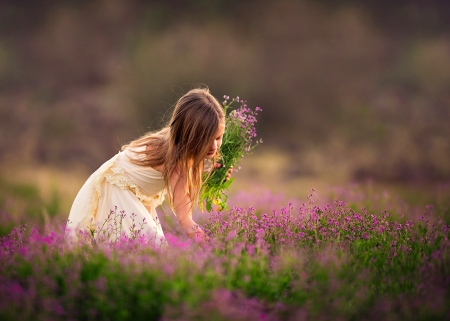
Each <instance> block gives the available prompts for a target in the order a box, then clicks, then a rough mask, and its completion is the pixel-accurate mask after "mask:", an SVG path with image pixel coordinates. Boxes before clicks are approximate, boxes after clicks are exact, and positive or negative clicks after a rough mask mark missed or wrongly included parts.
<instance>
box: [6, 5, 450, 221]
mask: <svg viewBox="0 0 450 321" xmlns="http://www.w3.org/2000/svg"><path fill="white" fill-rule="evenodd" d="M449 16H450V2H449V1H445V0H428V1H421V0H409V1H408V0H397V1H387V0H365V1H357V0H315V1H307V0H296V1H295V0H277V1H266V0H258V1H256V0H247V1H243V0H191V1H180V0H154V1H138V0H89V1H82V0H79V1H72V0H58V1H56V0H41V1H23V0H22V1H19V0H15V1H13V0H10V1H6V0H2V1H0V137H1V139H0V192H1V193H0V194H1V196H0V201H1V205H2V208H4V210H8V211H10V212H11V211H28V212H29V213H35V215H38V216H40V215H41V213H44V215H43V217H44V219H45V218H46V217H47V216H48V215H50V216H52V215H55V214H56V213H65V214H67V212H68V209H69V208H70V204H71V201H72V200H73V197H74V196H75V193H76V192H77V191H78V189H79V188H80V186H81V184H82V183H83V182H84V181H85V179H86V178H87V177H88V175H89V174H90V173H91V172H92V171H93V170H94V169H96V168H97V167H98V166H99V165H101V164H102V163H103V162H104V161H105V160H107V159H108V158H110V157H111V156H112V155H114V154H115V153H116V152H117V151H118V150H119V148H120V146H121V145H122V144H124V143H126V142H128V141H130V140H131V139H133V138H136V137H138V136H139V135H141V134H142V133H144V132H146V131H148V130H151V129H156V128H158V127H160V126H161V124H162V123H163V121H164V116H165V115H167V113H168V112H170V108H171V106H172V105H173V103H174V102H175V101H176V99H177V98H178V97H179V96H181V95H182V94H183V93H184V92H186V91H187V90H189V89H190V88H192V87H193V86H196V85H199V84H205V85H207V86H208V87H209V88H210V90H211V92H212V93H213V94H214V95H215V96H216V97H218V98H220V97H222V96H223V95H224V94H227V95H230V96H232V97H233V96H240V97H241V98H244V99H246V100H247V101H248V104H249V105H250V106H251V107H255V106H259V107H261V108H262V109H263V112H262V113H261V114H260V118H259V122H258V127H257V129H258V133H259V136H260V137H262V138H263V140H264V144H263V145H261V146H258V148H257V149H255V151H254V154H253V155H251V156H250V157H246V158H245V159H244V161H243V164H242V167H243V168H242V170H241V171H239V172H237V173H235V176H236V177H237V178H239V179H237V180H236V182H235V183H234V184H233V187H232V191H231V193H233V190H238V189H240V188H251V187H252V186H255V185H257V186H258V187H261V186H265V187H267V188H268V189H272V190H275V191H281V192H285V193H288V194H291V195H294V196H295V195H302V196H303V197H306V191H307V190H308V189H309V188H312V187H316V188H318V192H319V193H320V192H321V191H322V190H323V189H325V186H329V185H333V184H344V183H348V182H356V183H358V182H367V181H370V182H372V184H378V185H380V186H386V187H392V186H394V187H395V188H397V189H398V190H399V191H403V190H408V191H409V192H408V193H409V194H408V195H409V196H408V197H409V198H410V200H412V201H415V200H418V199H423V202H426V200H427V196H426V195H429V194H433V193H434V191H435V190H434V188H435V186H437V185H439V184H441V185H442V184H445V183H446V182H448V181H449V179H450V19H448V17H449ZM441 185H440V186H441ZM321 188H322V190H321ZM422 195H425V196H422ZM36 213H37V214H36ZM46 213H48V215H47V214H46ZM30 215H31V214H30ZM46 215H47V216H46Z"/></svg>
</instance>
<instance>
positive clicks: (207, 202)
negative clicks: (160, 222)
mask: <svg viewBox="0 0 450 321" xmlns="http://www.w3.org/2000/svg"><path fill="white" fill-rule="evenodd" d="M224 98H225V101H224V102H223V103H224V111H225V115H226V119H225V121H226V131H225V134H224V136H223V143H222V146H221V148H220V154H221V159H220V160H219V162H220V163H221V164H222V166H221V167H220V168H217V169H215V170H214V172H213V173H212V174H211V175H210V176H209V177H208V173H206V174H205V177H204V178H205V182H204V184H203V186H202V190H201V192H200V199H199V203H200V208H201V209H203V208H204V207H206V210H207V211H211V209H212V205H213V204H215V205H217V208H218V210H219V211H220V210H222V209H228V207H227V204H226V201H227V198H228V197H227V195H226V194H225V193H224V190H226V189H228V187H229V186H230V184H231V183H232V181H233V179H230V180H228V181H227V180H226V175H227V173H228V170H229V169H230V168H231V167H233V168H234V167H237V170H240V169H241V167H240V166H239V167H238V166H236V165H237V164H238V162H239V161H240V160H241V159H242V158H243V157H244V156H245V155H246V154H248V153H250V151H251V150H252V149H253V148H254V147H255V146H256V145H258V144H261V143H262V139H260V140H259V141H256V142H254V141H253V139H254V138H255V137H256V136H257V134H256V128H255V123H256V122H257V120H256V117H255V116H256V115H257V113H256V111H261V108H259V107H257V108H258V109H255V111H252V110H251V109H250V108H248V107H247V103H246V101H245V100H243V99H240V98H239V96H237V97H236V98H233V99H232V101H231V102H230V103H228V99H229V96H227V95H224ZM234 101H237V102H239V103H240V104H241V105H240V107H239V108H238V109H235V110H232V111H230V112H229V113H227V111H228V110H229V108H230V107H231V105H232V103H233V102H234Z"/></svg>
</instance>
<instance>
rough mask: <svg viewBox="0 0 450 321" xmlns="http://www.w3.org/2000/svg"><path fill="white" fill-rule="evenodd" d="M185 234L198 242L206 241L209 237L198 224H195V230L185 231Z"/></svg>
mask: <svg viewBox="0 0 450 321" xmlns="http://www.w3.org/2000/svg"><path fill="white" fill-rule="evenodd" d="M186 235H187V236H188V237H189V238H191V239H194V240H195V241H196V242H198V243H200V244H204V243H205V242H206V241H209V237H208V236H207V235H206V234H205V232H203V230H202V229H201V228H200V227H199V226H198V225H195V231H193V232H190V233H186Z"/></svg>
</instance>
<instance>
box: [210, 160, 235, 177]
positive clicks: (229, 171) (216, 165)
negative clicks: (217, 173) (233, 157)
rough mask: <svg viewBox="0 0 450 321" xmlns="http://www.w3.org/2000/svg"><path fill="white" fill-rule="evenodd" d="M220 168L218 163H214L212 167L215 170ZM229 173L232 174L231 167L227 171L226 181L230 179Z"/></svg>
mask: <svg viewBox="0 0 450 321" xmlns="http://www.w3.org/2000/svg"><path fill="white" fill-rule="evenodd" d="M221 166H222V164H219V163H215V164H214V167H215V168H219V167H221ZM231 173H233V166H231V167H230V168H229V169H228V173H227V178H226V180H227V181H228V180H229V179H230V178H231Z"/></svg>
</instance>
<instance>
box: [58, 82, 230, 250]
mask: <svg viewBox="0 0 450 321" xmlns="http://www.w3.org/2000/svg"><path fill="white" fill-rule="evenodd" d="M224 131H225V115H224V112H223V109H222V107H221V105H220V103H219V102H218V101H217V100H216V99H215V98H214V97H213V96H212V95H211V94H210V92H209V90H208V89H193V90H191V91H189V92H188V93H186V94H185V95H184V96H182V97H181V98H180V99H179V100H178V102H177V103H176V105H175V109H174V111H173V115H172V117H171V119H170V121H169V123H168V124H167V126H166V127H164V128H163V129H161V130H159V131H157V132H150V133H147V134H145V135H144V136H142V137H141V138H139V139H137V140H135V141H132V142H131V143H129V144H128V145H125V146H123V147H122V151H121V152H119V153H118V154H117V155H115V156H114V157H113V158H111V159H110V160H109V161H107V162H106V163H104V164H103V165H102V166H101V167H100V168H99V169H98V170H97V171H95V172H94V173H93V174H92V175H91V176H90V177H89V179H88V180H87V181H86V183H85V184H84V185H83V187H82V188H81V190H80V191H79V192H78V195H77V196H76V198H75V201H74V203H73V205H72V208H71V210H70V214H69V220H68V223H67V227H66V237H67V238H68V239H69V241H76V240H77V239H78V238H79V237H80V236H84V237H94V239H95V240H96V241H99V240H102V239H109V240H110V241H113V240H115V239H117V238H118V237H120V236H122V235H123V233H125V235H127V236H129V237H130V236H133V233H136V230H141V234H140V235H145V236H146V237H147V238H148V241H150V242H154V243H155V244H156V245H161V244H163V243H164V242H165V239H164V234H163V231H162V229H161V226H160V224H159V221H158V217H157V214H156V210H155V208H156V207H157V206H158V205H161V203H162V202H163V200H164V194H167V196H168V201H169V205H170V207H171V208H172V210H173V212H174V213H175V215H176V216H177V219H178V222H179V224H180V226H181V228H182V230H183V231H184V233H186V234H187V235H188V236H189V237H194V236H198V237H199V238H204V237H205V236H204V233H203V231H202V230H201V229H200V228H199V227H198V226H197V225H196V223H195V222H194V221H193V220H192V209H193V207H194V205H195V204H197V203H198V197H199V192H200V188H201V185H202V182H203V174H204V171H205V165H206V164H205V160H208V159H209V160H212V162H213V164H215V166H211V169H210V172H211V171H212V170H214V168H215V167H217V166H219V165H218V164H217V163H216V161H217V159H218V157H219V156H220V154H219V149H220V146H221V144H222V136H223V134H224ZM216 164H217V165H216ZM230 175H231V170H230V171H229V173H228V175H227V177H228V178H229V177H230ZM134 235H135V234H134Z"/></svg>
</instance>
